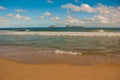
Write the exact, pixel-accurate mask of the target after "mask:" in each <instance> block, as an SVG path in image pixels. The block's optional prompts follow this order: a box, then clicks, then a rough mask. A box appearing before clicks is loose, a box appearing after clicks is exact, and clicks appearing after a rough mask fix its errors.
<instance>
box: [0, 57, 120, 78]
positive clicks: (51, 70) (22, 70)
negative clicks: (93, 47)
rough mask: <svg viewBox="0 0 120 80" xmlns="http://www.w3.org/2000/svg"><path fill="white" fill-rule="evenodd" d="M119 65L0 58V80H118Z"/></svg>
mask: <svg viewBox="0 0 120 80" xmlns="http://www.w3.org/2000/svg"><path fill="white" fill-rule="evenodd" d="M119 74H120V65H118V64H116V65H115V64H104V65H95V66H75V65H69V64H64V63H61V64H34V65H33V64H23V63H18V62H16V61H12V60H7V59H3V58H0V80H120V76H119Z"/></svg>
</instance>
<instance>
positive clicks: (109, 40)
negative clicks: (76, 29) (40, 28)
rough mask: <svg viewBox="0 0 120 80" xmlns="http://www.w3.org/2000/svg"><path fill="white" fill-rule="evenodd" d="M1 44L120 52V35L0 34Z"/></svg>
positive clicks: (66, 49) (51, 48)
mask: <svg viewBox="0 0 120 80" xmlns="http://www.w3.org/2000/svg"><path fill="white" fill-rule="evenodd" d="M0 44H1V45H17V46H26V47H32V48H38V49H41V50H42V49H44V50H45V49H47V50H65V51H77V52H83V53H88V52H89V53H90V52H91V53H92V52H96V53H97V52H98V53H99V52H103V53H105V52H106V53H120V37H84V36H74V37H73V36H40V35H0Z"/></svg>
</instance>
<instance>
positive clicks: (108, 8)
mask: <svg viewBox="0 0 120 80" xmlns="http://www.w3.org/2000/svg"><path fill="white" fill-rule="evenodd" d="M50 25H56V26H59V27H62V26H65V25H75V26H88V27H91V26H92V27H120V1H119V0H63V1H62V0H0V27H1V28H6V27H19V26H20V27H38V26H40V27H44V26H45V27H46V26H50Z"/></svg>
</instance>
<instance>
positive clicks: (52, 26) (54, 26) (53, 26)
mask: <svg viewBox="0 0 120 80" xmlns="http://www.w3.org/2000/svg"><path fill="white" fill-rule="evenodd" d="M49 27H50V28H56V27H57V26H56V25H51V26H49Z"/></svg>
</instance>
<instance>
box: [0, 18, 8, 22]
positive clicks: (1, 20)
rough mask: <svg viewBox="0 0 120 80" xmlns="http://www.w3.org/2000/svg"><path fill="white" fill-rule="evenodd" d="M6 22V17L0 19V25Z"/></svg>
mask: <svg viewBox="0 0 120 80" xmlns="http://www.w3.org/2000/svg"><path fill="white" fill-rule="evenodd" d="M8 20H9V19H8V18H6V17H0V23H3V22H7V21H8Z"/></svg>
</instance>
